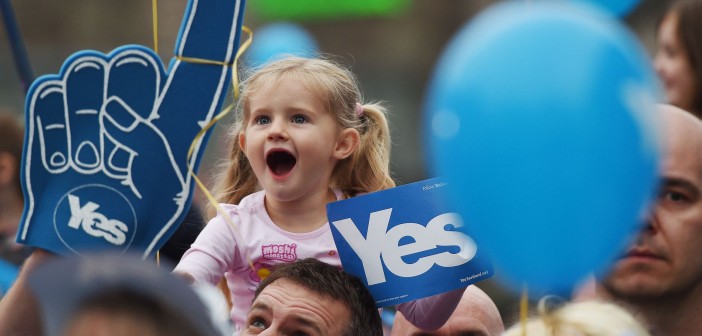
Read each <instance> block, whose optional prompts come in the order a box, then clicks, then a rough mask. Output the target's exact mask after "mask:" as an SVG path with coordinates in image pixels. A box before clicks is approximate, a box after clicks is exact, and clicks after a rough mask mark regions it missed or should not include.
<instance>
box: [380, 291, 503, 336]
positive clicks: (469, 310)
mask: <svg viewBox="0 0 702 336" xmlns="http://www.w3.org/2000/svg"><path fill="white" fill-rule="evenodd" d="M504 330H505V327H504V324H503V323H502V318H501V317H500V312H499V311H498V310H497V306H495V303H494V302H493V301H492V299H490V297H489V296H487V294H485V292H483V291H482V290H481V289H480V288H478V287H477V286H469V287H468V288H467V289H466V291H465V292H464V293H463V297H462V298H461V301H460V303H459V304H458V306H457V307H456V310H454V312H453V314H452V315H451V317H450V318H449V319H448V321H446V323H445V324H444V325H443V326H442V327H441V328H440V329H439V330H436V331H433V332H426V331H422V330H419V329H417V328H416V327H415V326H413V325H412V324H411V323H410V322H408V321H407V319H405V317H404V316H402V314H401V313H400V312H398V313H397V314H396V315H395V322H394V323H393V327H392V333H391V335H392V336H405V335H408V336H449V335H476V336H493V335H500V334H502V332H503V331H504Z"/></svg>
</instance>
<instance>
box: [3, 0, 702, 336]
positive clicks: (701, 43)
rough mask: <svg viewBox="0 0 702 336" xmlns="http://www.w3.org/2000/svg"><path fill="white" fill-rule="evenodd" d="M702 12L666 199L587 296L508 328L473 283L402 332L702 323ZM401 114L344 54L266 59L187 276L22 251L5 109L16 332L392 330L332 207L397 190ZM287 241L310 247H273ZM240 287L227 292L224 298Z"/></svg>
mask: <svg viewBox="0 0 702 336" xmlns="http://www.w3.org/2000/svg"><path fill="white" fill-rule="evenodd" d="M699 17H702V1H699V0H680V1H676V2H674V3H673V4H672V5H671V6H670V8H669V10H668V11H667V12H666V13H665V14H664V15H663V17H662V19H661V21H660V24H659V26H658V29H657V41H658V50H657V52H656V54H655V57H654V59H653V61H652V62H653V64H654V66H655V69H656V71H657V72H658V75H659V77H660V79H661V83H662V84H663V88H664V90H665V95H666V99H667V102H665V104H663V103H662V104H661V105H658V111H657V114H658V116H659V118H660V120H661V125H663V126H662V127H663V129H662V131H663V132H662V134H663V136H662V137H663V139H662V140H663V141H662V143H663V144H664V157H663V162H662V165H661V168H660V172H659V174H660V175H659V179H660V187H659V194H658V197H657V198H656V199H655V201H654V202H653V204H651V206H650V209H648V215H647V217H646V220H645V223H643V224H642V226H641V228H640V231H639V232H638V235H637V236H636V238H635V239H634V240H633V241H632V242H631V245H630V246H629V247H628V248H627V249H626V250H625V251H623V254H622V257H621V258H619V259H618V260H616V262H615V263H614V264H613V265H611V267H610V268H609V271H608V272H607V273H606V274H605V275H604V276H602V277H600V278H597V279H593V280H592V281H591V282H590V283H588V284H587V285H586V286H584V287H583V288H582V289H580V290H579V291H578V292H577V294H575V295H574V296H573V297H572V298H564V299H559V300H554V299H550V298H544V299H543V300H541V301H539V307H538V309H537V310H536V311H537V314H535V315H533V316H531V317H529V318H528V319H521V320H520V321H510V323H509V324H510V325H511V327H510V328H507V330H506V331H505V324H504V319H503V317H502V316H501V315H500V311H499V310H498V308H497V306H496V305H495V303H494V302H493V300H492V299H491V298H490V296H489V295H488V294H486V293H485V292H484V291H483V290H481V289H480V288H479V287H478V286H475V285H471V286H468V287H466V288H462V289H459V290H454V291H451V292H447V293H444V294H440V295H437V296H433V297H428V298H422V299H419V300H415V301H410V302H407V303H403V304H400V305H398V306H397V307H394V308H395V309H392V310H393V311H394V310H396V311H397V313H396V314H395V318H394V321H393V323H392V329H391V331H390V334H391V335H393V336H397V335H413V336H422V335H424V336H427V335H435V336H439V335H488V336H493V335H507V336H513V335H524V333H526V335H535V336H541V335H548V336H555V335H593V336H594V335H634V336H639V335H667V336H677V335H694V334H696V333H697V332H699V330H702V319H700V318H699V315H700V311H702V259H700V258H699V257H698V254H697V252H702V121H701V120H700V119H699V118H700V117H702V82H700V81H702V64H701V62H702V29H699V28H702V27H698V25H700V23H698V21H699V20H698V18H699ZM386 113H387V112H386V110H385V108H384V107H383V106H382V105H380V104H377V103H366V102H364V100H363V97H362V94H361V90H360V89H359V84H358V83H357V81H356V79H355V76H354V75H353V74H352V73H351V72H350V71H349V70H348V69H346V68H344V67H343V66H340V65H338V64H337V63H335V62H333V61H330V60H327V59H321V58H320V59H307V58H296V57H286V58H283V59H280V60H277V61H273V62H271V63H268V64H267V65H265V66H263V67H262V68H260V69H258V70H257V71H256V72H254V73H253V74H252V75H251V76H250V77H249V78H248V79H247V80H246V81H244V82H243V83H242V91H241V96H240V99H239V102H238V107H237V109H236V121H235V123H234V124H233V126H232V127H231V129H230V131H229V140H230V143H229V148H230V150H231V151H230V153H229V161H228V164H227V165H226V166H224V167H223V169H222V171H221V172H220V175H219V177H218V179H217V182H216V186H215V189H216V191H217V196H216V197H217V201H218V202H220V203H221V207H222V209H223V210H224V211H223V212H219V213H216V211H215V212H213V214H212V217H213V218H212V219H211V220H210V221H209V223H208V224H207V225H203V224H204V223H202V222H201V220H202V214H200V212H199V210H198V209H196V208H193V209H192V210H191V214H190V216H189V217H187V218H188V219H186V221H185V222H184V223H183V224H182V225H181V226H182V227H183V230H185V231H183V232H181V233H180V234H177V235H176V236H177V237H176V236H174V238H172V241H170V242H169V244H170V245H168V246H169V247H167V248H166V250H165V251H169V252H165V253H166V256H167V258H170V259H171V260H172V261H173V262H174V263H177V266H175V268H174V269H173V271H172V272H170V271H171V270H170V269H166V268H164V267H156V266H155V265H154V264H153V263H151V262H148V261H147V262H143V261H140V260H138V258H134V257H131V256H110V255H94V256H89V257H85V258H78V257H57V256H55V255H53V254H52V253H50V252H47V251H44V250H42V249H32V248H30V247H24V246H19V245H17V244H15V243H14V240H13V237H14V235H15V232H16V230H17V226H18V223H19V221H20V216H21V213H22V208H23V199H22V192H21V188H20V184H19V181H20V179H19V169H20V160H21V148H22V130H21V127H20V126H19V124H18V123H17V122H16V120H13V118H11V117H8V116H6V115H2V116H0V257H1V258H2V259H3V260H5V261H6V262H7V263H9V264H14V265H16V266H19V265H21V264H23V267H22V270H21V271H20V272H19V275H18V277H17V279H16V280H15V283H14V285H13V286H12V287H11V288H10V289H9V291H7V293H5V292H0V294H4V297H3V299H2V301H0V335H105V336H111V335H115V336H116V335H231V334H238V335H383V334H384V333H385V334H387V331H385V332H384V326H383V321H382V319H381V314H379V311H378V309H377V308H376V304H375V301H374V299H373V297H372V295H371V294H370V292H369V291H368V289H367V288H366V287H365V286H364V284H363V282H362V281H361V280H359V279H358V278H356V277H355V276H353V275H350V274H348V273H346V272H344V271H343V270H342V269H341V261H340V258H339V255H338V252H337V250H336V246H335V245H334V240H333V239H332V236H331V229H330V227H329V224H328V223H327V216H326V204H327V203H329V202H333V201H336V200H341V199H346V198H350V197H355V196H358V195H362V194H365V193H369V192H373V191H377V190H383V189H387V188H392V187H394V186H395V182H394V181H393V179H392V177H391V174H390V144H391V140H390V131H389V127H388V121H387V117H386ZM234 228H238V232H236V231H235V229H234ZM196 237H197V238H196ZM273 245H276V246H294V253H291V254H290V256H292V257H280V256H271V255H267V254H266V249H265V247H266V246H273ZM171 247H173V248H172V250H174V251H172V252H170V251H171ZM186 249H187V251H185V250H186ZM66 270H70V271H66ZM498 277H499V274H498ZM222 283H224V284H225V288H226V289H225V291H224V293H221V292H217V291H214V289H213V288H215V286H217V285H218V284H222ZM2 290H3V287H2V283H0V291H2ZM220 294H226V296H227V297H229V298H230V299H231V302H230V303H229V304H228V303H227V302H226V301H225V300H224V296H220ZM567 300H570V301H567ZM554 302H556V304H553V303H554Z"/></svg>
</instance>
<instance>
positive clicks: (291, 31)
mask: <svg viewBox="0 0 702 336" xmlns="http://www.w3.org/2000/svg"><path fill="white" fill-rule="evenodd" d="M317 53H318V47H317V43H316V42H315V40H314V38H313V37H312V35H310V34H309V33H308V32H307V31H306V30H305V29H304V28H302V27H300V26H298V25H295V24H292V23H274V24H270V25H267V26H264V27H262V28H260V29H259V30H257V31H255V32H254V38H253V42H252V43H251V47H250V48H249V50H248V52H247V54H246V55H247V56H246V59H247V61H248V63H249V64H250V65H251V66H252V67H254V68H256V67H260V66H261V65H263V64H266V63H268V62H269V61H272V60H275V59H276V58H277V57H280V56H282V55H294V56H299V57H306V58H311V57H314V56H316V55H317Z"/></svg>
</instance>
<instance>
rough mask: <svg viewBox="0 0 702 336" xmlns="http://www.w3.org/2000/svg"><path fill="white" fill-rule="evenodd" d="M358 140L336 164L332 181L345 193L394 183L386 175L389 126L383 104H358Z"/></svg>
mask: <svg viewBox="0 0 702 336" xmlns="http://www.w3.org/2000/svg"><path fill="white" fill-rule="evenodd" d="M361 108H362V112H361V113H360V114H359V113H357V112H355V113H354V114H356V117H357V118H359V121H360V123H359V127H357V130H358V132H359V133H360V141H359V144H358V149H357V150H356V151H355V152H354V154H353V155H352V156H351V157H350V158H349V159H346V160H345V161H343V162H341V163H340V164H339V166H338V167H337V168H338V171H337V174H334V176H336V178H337V181H336V183H337V184H336V185H337V186H339V187H340V188H341V189H342V190H343V191H344V193H346V194H347V196H349V197H353V196H356V195H358V194H361V193H368V192H373V191H378V190H383V189H388V188H392V187H394V186H395V182H394V181H393V179H392V177H391V175H390V146H391V142H390V129H389V127H388V120H387V117H386V111H385V108H384V107H382V106H381V105H379V104H365V105H361Z"/></svg>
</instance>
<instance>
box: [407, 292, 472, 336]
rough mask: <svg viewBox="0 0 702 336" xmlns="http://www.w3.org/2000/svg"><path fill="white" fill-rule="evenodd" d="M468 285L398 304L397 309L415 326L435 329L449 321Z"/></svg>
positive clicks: (423, 328) (427, 329) (428, 329)
mask: <svg viewBox="0 0 702 336" xmlns="http://www.w3.org/2000/svg"><path fill="white" fill-rule="evenodd" d="M465 290H466V287H463V288H459V289H455V290H452V291H450V292H446V293H443V294H439V295H434V296H430V297H425V298H422V299H419V300H415V301H410V302H405V303H401V304H399V305H397V310H398V311H399V312H401V313H402V315H403V316H405V318H406V319H407V320H408V321H410V322H411V323H412V324H413V325H414V326H415V327H417V328H419V329H422V330H426V331H433V330H436V329H439V328H441V326H443V325H444V323H446V321H448V319H449V317H451V314H453V310H454V309H456V306H458V303H459V302H460V301H461V297H462V296H463V292H465Z"/></svg>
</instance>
